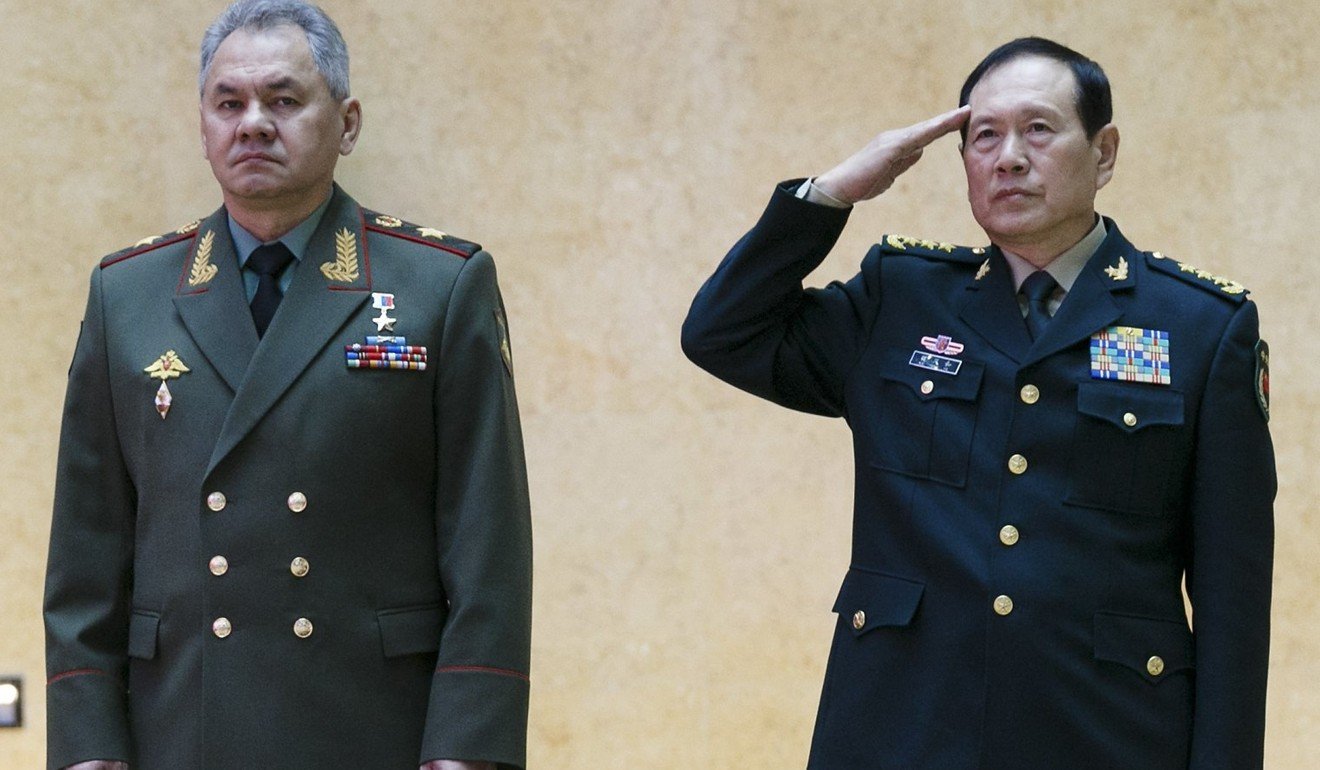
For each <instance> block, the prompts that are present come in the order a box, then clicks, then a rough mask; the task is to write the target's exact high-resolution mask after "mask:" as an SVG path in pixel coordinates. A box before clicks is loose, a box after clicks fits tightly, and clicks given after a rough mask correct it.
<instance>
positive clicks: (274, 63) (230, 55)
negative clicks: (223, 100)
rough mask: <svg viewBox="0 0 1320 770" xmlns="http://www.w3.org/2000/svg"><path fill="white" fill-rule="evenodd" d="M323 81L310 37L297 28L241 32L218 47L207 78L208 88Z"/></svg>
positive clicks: (270, 86)
mask: <svg viewBox="0 0 1320 770" xmlns="http://www.w3.org/2000/svg"><path fill="white" fill-rule="evenodd" d="M313 78H315V79H320V71H319V70H318V69H317V68H316V63H315V61H314V60H313V59H312V52H311V48H310V46H308V44H307V36H306V34H305V33H303V31H302V29H301V28H299V27H297V26H293V25H279V26H276V27H271V28H268V29H238V30H234V32H232V33H230V34H229V36H228V37H226V38H225V39H224V40H223V41H221V43H220V45H219V46H218V47H217V48H216V52H215V58H213V59H212V60H211V69H210V72H209V73H208V76H207V81H208V89H209V88H210V87H216V88H217V89H220V90H233V89H234V88H237V87H239V86H240V85H243V86H250V85H253V84H255V85H257V86H259V87H262V88H278V87H288V86H291V85H294V84H296V83H298V82H302V81H307V80H310V79H313Z"/></svg>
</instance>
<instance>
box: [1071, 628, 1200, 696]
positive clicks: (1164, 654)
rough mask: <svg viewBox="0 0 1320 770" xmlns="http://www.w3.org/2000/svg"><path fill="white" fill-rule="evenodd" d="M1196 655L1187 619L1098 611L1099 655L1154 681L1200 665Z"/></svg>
mask: <svg viewBox="0 0 1320 770" xmlns="http://www.w3.org/2000/svg"><path fill="white" fill-rule="evenodd" d="M1195 655H1196V653H1195V649H1194V647H1193V644H1192V632H1191V631H1190V630H1189V629H1188V628H1187V622H1186V621H1185V620H1166V619H1164V618H1147V617H1142V616H1140V615H1124V614H1122V613H1118V612H1097V613H1096V614H1095V659H1096V660H1102V661H1107V662H1109V663H1117V664H1119V665H1121V666H1125V667H1127V668H1130V669H1132V670H1133V671H1135V672H1136V673H1137V674H1139V675H1140V676H1141V677H1142V678H1143V679H1145V680H1146V681H1147V682H1150V683H1151V684H1159V683H1160V682H1162V681H1164V680H1165V679H1168V678H1169V677H1170V676H1171V675H1173V674H1174V673H1177V672H1178V671H1185V670H1190V669H1194V668H1196V663H1195Z"/></svg>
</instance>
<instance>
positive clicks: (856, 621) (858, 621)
mask: <svg viewBox="0 0 1320 770" xmlns="http://www.w3.org/2000/svg"><path fill="white" fill-rule="evenodd" d="M865 625H866V613H865V612H862V611H861V610H858V611H856V612H854V613H853V628H854V629H856V630H858V631H861V630H862V627H863V626H865Z"/></svg>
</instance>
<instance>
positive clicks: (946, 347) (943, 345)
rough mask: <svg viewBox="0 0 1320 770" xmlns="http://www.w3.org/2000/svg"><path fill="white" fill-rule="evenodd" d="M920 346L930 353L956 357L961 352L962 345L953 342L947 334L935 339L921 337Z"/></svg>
mask: <svg viewBox="0 0 1320 770" xmlns="http://www.w3.org/2000/svg"><path fill="white" fill-rule="evenodd" d="M921 346H922V347H923V348H925V349H926V350H929V351H930V352H932V353H940V354H942V355H948V356H956V355H958V354H959V353H961V352H963V344H962V343H961V342H954V341H953V338H952V337H950V336H949V335H947V334H941V335H939V336H937V337H922V338H921Z"/></svg>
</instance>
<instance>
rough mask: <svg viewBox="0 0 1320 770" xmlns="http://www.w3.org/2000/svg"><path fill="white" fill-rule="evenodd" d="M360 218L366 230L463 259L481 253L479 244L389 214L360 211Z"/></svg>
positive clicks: (366, 210)
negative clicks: (364, 222) (420, 244)
mask: <svg viewBox="0 0 1320 770" xmlns="http://www.w3.org/2000/svg"><path fill="white" fill-rule="evenodd" d="M362 217H363V219H364V220H365V221H366V224H367V229H368V230H371V231H373V232H377V233H384V234H386V235H392V236H394V237H395V238H402V239H404V240H408V241H413V242H415V243H423V244H426V245H427V246H434V247H435V248H437V249H442V250H444V251H448V252H449V253H451V254H457V255H459V256H460V257H463V258H464V259H466V258H468V257H470V256H472V255H473V254H476V253H477V252H478V251H481V244H479V243H473V242H472V241H466V240H463V239H462V238H456V237H454V236H452V235H450V234H449V233H446V232H442V231H440V230H437V229H435V228H434V227H422V226H420V225H415V224H413V223H412V222H405V221H403V220H402V219H399V218H398V217H392V216H390V215H389V214H381V213H380V212H378V211H370V210H368V209H362Z"/></svg>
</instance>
